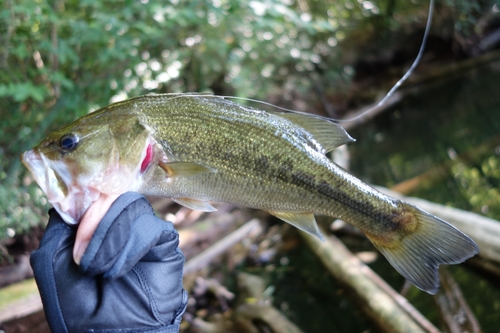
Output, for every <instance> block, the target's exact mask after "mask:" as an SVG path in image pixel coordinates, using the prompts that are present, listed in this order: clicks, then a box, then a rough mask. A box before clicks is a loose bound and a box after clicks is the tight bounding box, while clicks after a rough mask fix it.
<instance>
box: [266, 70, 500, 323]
mask: <svg viewBox="0 0 500 333" xmlns="http://www.w3.org/2000/svg"><path fill="white" fill-rule="evenodd" d="M499 82H500V61H496V62H492V63H490V64H487V65H483V66H481V67H479V68H475V69H472V70H468V71H466V72H463V73H461V74H460V75H459V76H455V77H454V78H452V79H449V80H443V81H441V82H440V83H433V84H429V85H427V86H426V89H425V90H423V91H420V92H419V93H418V94H413V95H411V96H408V97H407V98H405V99H404V100H403V101H402V102H401V103H399V105H396V106H395V107H393V108H392V109H391V110H388V111H387V112H385V113H383V114H381V115H379V116H377V117H376V118H375V119H374V120H373V121H371V122H370V123H368V124H365V125H362V126H361V127H359V128H356V129H354V130H351V131H350V134H351V135H352V136H353V137H354V138H356V139H357V142H356V143H354V144H351V145H350V146H349V151H350V153H351V172H352V173H353V174H354V175H356V176H357V177H359V178H360V179H362V180H364V181H366V182H368V183H370V184H374V185H382V186H386V187H396V188H397V189H398V190H400V191H402V192H404V193H405V194H406V195H411V196H417V197H421V198H424V199H427V200H430V201H434V202H437V203H441V204H445V205H450V206H454V207H457V208H462V209H465V210H470V211H474V212H476V213H479V214H483V215H486V216H489V217H492V218H495V219H498V220H500V190H499V186H500V89H499V87H500V85H499ZM362 246H364V247H367V248H370V245H369V244H362ZM358 247H359V244H358ZM284 255H285V256H287V259H288V262H289V264H288V265H287V267H282V268H280V269H279V270H277V271H276V272H275V273H274V274H273V277H272V279H271V280H272V283H273V284H274V285H275V287H276V291H275V302H274V303H275V305H276V306H277V307H278V308H280V307H282V310H284V311H283V312H284V313H285V314H286V315H287V316H288V317H289V318H290V319H291V320H292V321H294V322H295V323H297V324H298V325H299V326H300V327H301V328H302V329H303V330H304V331H305V332H326V331H328V332H375V331H376V328H374V327H372V326H371V324H370V322H369V321H368V319H366V318H365V317H364V315H363V314H362V313H361V311H360V310H359V307H357V306H356V304H355V303H354V301H353V300H352V298H350V297H348V295H347V290H345V289H344V288H342V286H339V285H338V283H337V282H336V281H335V280H334V279H332V278H331V277H330V276H329V275H328V273H327V272H326V270H325V269H324V268H323V266H322V265H321V263H320V262H319V261H318V260H317V259H316V258H315V256H314V255H313V254H312V253H311V252H310V251H309V249H308V248H307V247H306V246H300V247H298V248H296V249H294V250H292V251H288V252H286V253H285V254H284ZM371 267H372V269H374V270H375V271H376V272H377V273H378V274H380V275H381V276H382V277H383V278H384V279H385V280H386V281H388V282H389V283H390V284H391V285H392V286H393V287H394V288H395V289H396V290H400V289H401V287H402V285H403V283H404V280H403V278H402V277H401V276H400V275H399V274H398V273H397V272H395V271H394V269H392V268H391V267H390V265H389V264H388V263H387V262H386V261H385V259H383V258H381V259H379V260H377V261H376V262H375V263H374V264H372V265H371ZM449 272H450V273H451V274H452V275H453V277H454V278H455V280H456V281H457V282H458V284H459V285H460V287H461V288H462V291H463V293H464V296H465V299H466V300H467V301H468V302H469V306H470V307H471V310H472V312H473V313H474V314H475V315H476V317H477V319H478V321H479V324H480V325H481V328H482V330H483V332H497V331H498V327H500V288H499V284H498V283H496V284H495V283H493V282H492V281H490V280H488V279H486V278H485V277H483V276H482V275H480V274H478V273H476V272H474V271H473V269H472V268H469V267H467V266H465V265H461V266H452V267H449ZM407 297H408V299H409V300H410V302H411V303H412V304H414V305H415V307H417V309H418V310H419V311H421V312H422V313H423V314H424V316H426V317H427V318H428V319H429V320H431V321H432V322H433V323H434V325H436V326H437V327H440V321H439V316H438V312H437V308H436V307H435V305H434V301H433V299H432V297H431V296H430V295H428V294H426V293H424V292H421V291H419V290H417V289H416V288H414V287H412V288H411V289H410V291H409V294H408V296H407ZM283 304H284V305H283ZM283 308H284V309H283Z"/></svg>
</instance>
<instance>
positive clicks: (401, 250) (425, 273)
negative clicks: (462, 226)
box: [376, 205, 479, 294]
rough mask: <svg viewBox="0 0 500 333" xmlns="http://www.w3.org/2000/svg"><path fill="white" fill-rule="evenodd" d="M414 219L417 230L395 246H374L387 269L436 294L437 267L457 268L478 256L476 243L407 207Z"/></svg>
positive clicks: (439, 220) (447, 225)
mask: <svg viewBox="0 0 500 333" xmlns="http://www.w3.org/2000/svg"><path fill="white" fill-rule="evenodd" d="M408 206H410V207H411V210H412V211H413V212H414V216H415V218H417V219H418V227H417V228H416V230H415V231H414V232H412V233H410V234H407V235H405V236H404V238H402V239H401V240H400V242H399V244H398V245H397V246H394V247H390V248H389V247H383V246H380V245H378V246H377V245H376V246H377V248H378V249H379V250H380V252H381V253H382V254H383V255H384V256H385V257H386V258H387V260H388V261H389V262H390V263H391V265H392V266H393V267H394V268H395V269H396V270H397V271H398V272H399V273H400V274H401V275H403V276H404V277H405V278H406V279H407V280H408V281H410V282H411V283H413V284H414V285H415V286H416V287H417V288H419V289H421V290H423V291H426V292H428V293H430V294H436V293H437V291H438V288H439V274H438V267H439V265H441V264H458V263H461V262H463V261H465V260H466V259H468V258H470V257H472V256H474V255H475V254H477V253H478V252H479V248H478V247H477V245H476V243H475V242H474V241H473V240H472V239H471V238H470V237H469V236H467V235H465V234H464V233H462V232H461V231H460V230H458V229H457V228H455V227H454V226H452V225H451V224H449V223H447V222H445V221H443V220H441V219H439V218H438V217H436V216H434V215H431V214H429V213H427V212H425V211H423V210H421V209H419V208H417V207H414V206H411V205H408Z"/></svg>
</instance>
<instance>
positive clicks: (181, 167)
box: [158, 162, 217, 177]
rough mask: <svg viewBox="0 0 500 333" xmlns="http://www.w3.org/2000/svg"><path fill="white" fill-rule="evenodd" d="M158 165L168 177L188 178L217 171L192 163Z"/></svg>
mask: <svg viewBox="0 0 500 333" xmlns="http://www.w3.org/2000/svg"><path fill="white" fill-rule="evenodd" d="M158 165H159V166H160V167H161V168H162V169H163V170H165V171H166V172H167V174H168V176H169V177H190V176H196V175H202V174H205V173H213V172H217V170H214V169H211V168H207V167H205V166H203V165H200V164H197V163H192V162H171V163H158Z"/></svg>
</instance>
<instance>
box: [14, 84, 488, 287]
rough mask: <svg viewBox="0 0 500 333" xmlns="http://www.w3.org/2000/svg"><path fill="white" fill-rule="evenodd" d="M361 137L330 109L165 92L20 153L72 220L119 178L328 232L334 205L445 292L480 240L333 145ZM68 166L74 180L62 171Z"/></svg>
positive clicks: (177, 197) (400, 262) (192, 203)
mask: <svg viewBox="0 0 500 333" xmlns="http://www.w3.org/2000/svg"><path fill="white" fill-rule="evenodd" d="M63 138H64V140H63ZM73 139H74V140H73ZM63 141H64V144H62V143H61V142H63ZM352 141H353V139H352V138H351V137H350V136H349V135H348V134H347V133H346V132H345V130H344V129H342V128H341V127H340V126H338V125H336V124H335V123H333V122H331V121H330V120H327V119H325V118H321V117H316V116H312V115H306V114H301V113H294V112H274V113H269V112H265V111H261V110H256V109H252V108H248V107H245V106H241V105H239V104H237V103H233V102H231V101H228V100H225V99H223V98H219V97H216V96H199V95H198V96H197V95H192V94H164V95H147V96H142V97H137V98H133V99H130V100H128V101H124V102H119V103H115V104H112V105H110V106H108V107H105V108H103V109H101V110H98V111H96V112H94V113H91V114H89V115H86V116H84V117H82V118H80V119H79V120H77V121H75V122H74V123H72V124H70V125H68V126H66V127H64V128H62V129H60V130H58V131H55V132H54V133H51V134H50V135H49V136H48V137H47V138H46V139H44V140H43V141H42V142H41V143H40V144H39V145H38V146H37V147H35V148H34V149H33V150H31V151H28V152H26V153H25V154H23V156H22V160H23V162H24V164H25V165H26V166H27V167H28V168H29V169H30V171H31V172H32V174H33V175H34V177H35V179H36V180H37V182H38V184H39V185H40V187H41V188H42V189H43V190H44V192H45V193H46V194H47V196H48V199H49V202H51V203H52V204H53V205H54V207H55V208H56V209H57V210H58V211H59V213H60V214H61V216H63V218H65V219H66V220H67V221H68V223H77V222H78V220H79V218H80V217H81V215H83V213H84V212H85V210H86V209H87V208H88V206H89V205H90V204H92V202H93V201H95V200H96V197H98V196H99V193H105V194H109V193H108V192H109V191H111V188H113V191H115V192H113V194H120V193H122V192H124V191H130V190H132V191H138V192H140V193H143V194H147V195H157V196H164V197H170V198H172V199H173V200H174V201H176V202H178V203H179V204H181V205H185V206H186V207H189V208H192V209H201V210H205V211H213V210H214V208H213V207H212V206H211V205H210V204H209V203H208V202H211V201H215V202H228V203H233V204H238V205H243V206H248V207H252V208H257V209H262V210H265V211H268V212H269V213H271V214H273V215H275V216H276V217H278V218H280V219H282V220H284V221H286V222H288V223H290V224H292V225H294V226H296V227H297V228H299V229H301V230H303V231H305V232H308V233H311V234H313V235H316V236H318V237H319V238H322V237H323V236H322V235H321V233H320V231H319V229H318V226H317V225H316V221H315V218H314V214H320V215H327V216H331V217H334V218H341V219H343V220H345V221H346V222H349V223H352V224H353V225H355V226H357V227H358V228H359V229H361V231H363V232H364V233H365V234H366V236H367V237H368V238H369V239H370V241H371V242H372V243H373V244H374V245H375V246H376V247H377V248H378V249H379V250H380V252H381V253H382V254H383V255H384V256H385V257H386V258H387V260H388V261H389V262H390V263H391V264H392V265H393V266H394V268H395V269H396V270H398V272H400V273H401V274H402V275H403V276H404V277H405V278H407V279H408V280H409V281H410V282H412V283H413V284H415V285H416V286H417V287H418V288H420V289H422V290H425V291H427V292H429V293H436V291H437V289H438V286H439V277H438V271H437V268H438V266H439V265H440V264H455V263H460V262H462V261H464V260H466V259H467V258H470V257H471V256H473V255H475V254H476V253H477V252H478V248H477V245H476V244H475V243H474V241H473V240H472V239H470V238H469V237H468V236H467V235H465V234H463V233H462V232H460V231H459V230H458V229H456V228H455V227H453V226H451V225H450V224H448V223H447V222H445V221H443V220H441V219H439V218H437V217H435V216H433V215H431V214H429V213H426V212H424V211H422V210H420V209H419V208H417V207H415V206H412V205H409V204H407V203H404V202H402V201H400V200H396V199H393V198H390V197H388V196H386V195H384V194H382V193H380V192H378V191H376V190H375V189H373V188H372V187H370V186H369V185H367V184H365V183H363V182H362V181H360V180H359V179H357V178H355V177H354V176H352V175H350V174H349V173H347V172H346V171H345V170H343V169H342V168H340V167H339V166H337V165H336V164H335V163H333V162H332V161H331V160H329V159H328V158H327V157H326V156H325V154H326V153H327V152H328V151H331V150H333V149H334V148H336V147H338V146H340V145H342V144H345V143H348V142H352ZM111 157H113V158H111ZM70 174H71V175H72V177H74V179H70V180H67V178H68V177H66V178H64V177H61V175H70ZM61 179H63V180H64V179H66V182H65V181H61ZM101 183H102V184H101ZM90 184H92V186H90ZM107 191H108V192H107ZM73 206H75V207H76V208H74V207H73ZM68 207H69V208H68ZM71 207H73V208H74V209H70V208H71Z"/></svg>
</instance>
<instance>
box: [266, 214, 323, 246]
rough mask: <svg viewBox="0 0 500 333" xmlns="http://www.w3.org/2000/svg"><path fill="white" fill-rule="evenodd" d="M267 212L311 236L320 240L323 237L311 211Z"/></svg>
mask: <svg viewBox="0 0 500 333" xmlns="http://www.w3.org/2000/svg"><path fill="white" fill-rule="evenodd" d="M269 214H271V215H274V216H276V217H277V218H279V219H281V220H283V221H285V222H288V223H290V224H291V225H293V226H294V227H296V228H298V229H300V230H302V231H305V232H307V233H309V234H311V235H313V236H316V237H318V238H319V239H321V240H322V241H324V240H325V239H324V238H323V235H322V234H321V232H320V231H319V228H318V225H317V224H316V219H315V218H314V214H313V213H297V212H271V211H270V212H269Z"/></svg>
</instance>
